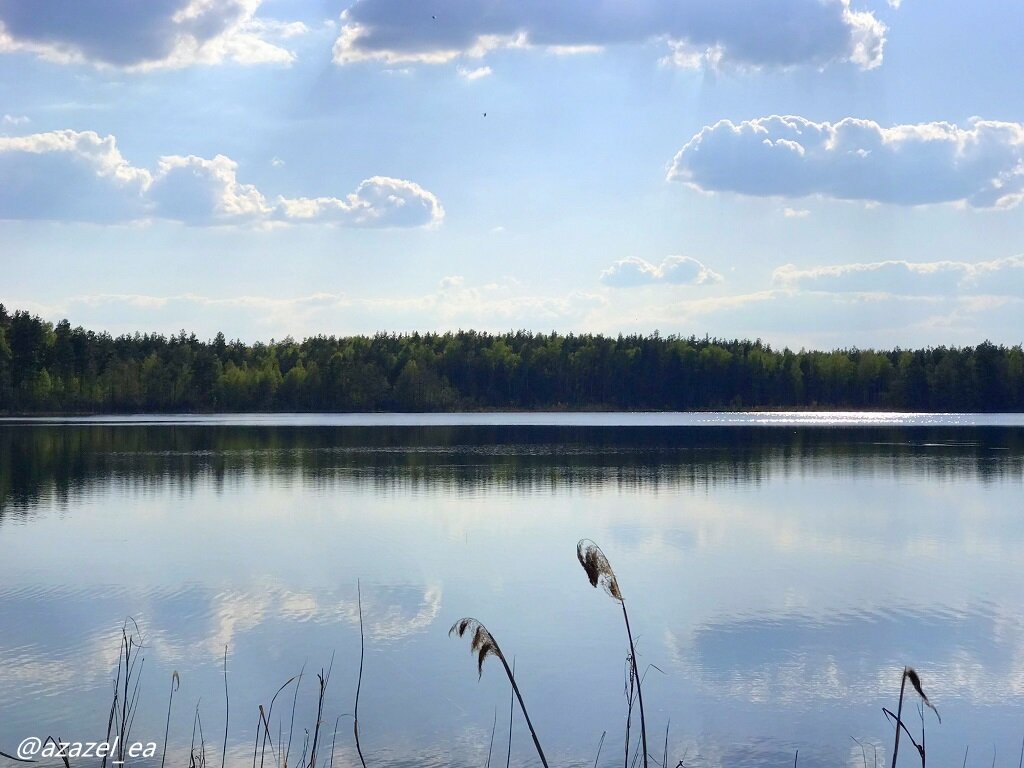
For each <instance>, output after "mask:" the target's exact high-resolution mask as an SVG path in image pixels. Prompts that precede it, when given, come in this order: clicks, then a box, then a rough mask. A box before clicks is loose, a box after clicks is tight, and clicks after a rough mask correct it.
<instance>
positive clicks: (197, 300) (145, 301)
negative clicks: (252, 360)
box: [4, 275, 607, 340]
mask: <svg viewBox="0 0 1024 768" xmlns="http://www.w3.org/2000/svg"><path fill="white" fill-rule="evenodd" d="M4 301H5V303H8V305H9V306H18V307H27V306H28V304H26V303H25V302H23V301H19V300H17V297H5V298H4ZM606 305H607V299H605V298H604V297H602V296H599V295H596V294H593V293H585V292H580V291H569V292H567V293H563V294H556V295H538V294H535V293H531V292H529V291H527V290H524V288H523V287H522V286H520V285H519V284H518V283H517V282H516V281H514V280H509V279H505V280H501V281H497V282H493V283H487V284H484V285H470V284H468V283H467V282H466V280H465V279H464V278H462V277H461V276H459V275H452V276H448V277H445V278H444V279H442V280H441V281H439V283H438V285H437V287H436V288H435V289H433V290H431V291H428V292H425V293H418V294H410V295H405V296H401V295H386V296H363V297H354V296H347V295H345V294H343V293H340V292H337V291H322V292H317V293H311V294H307V295H303V296H293V297H280V296H273V295H243V296H204V295H200V294H193V293H187V294H177V295H169V296H155V295H148V294H126V293H108V294H85V295H78V296H72V297H70V298H68V299H66V300H64V301H62V302H61V303H59V304H58V305H52V306H41V305H38V304H33V305H31V307H30V308H31V309H32V310H33V311H37V312H39V313H40V314H42V315H43V316H45V317H53V318H55V319H59V318H60V317H71V318H74V322H75V323H82V324H84V325H87V326H89V327H92V328H106V329H108V330H111V331H112V332H114V333H119V332H122V331H124V332H131V331H133V330H135V329H137V328H138V327H140V326H141V327H147V328H154V327H156V328H159V329H161V330H163V331H165V332H168V333H171V332H174V331H176V330H177V329H179V328H180V327H181V325H182V318H183V317H187V318H189V320H188V323H189V327H190V328H195V329H196V332H197V333H200V334H204V333H206V334H208V335H211V336H212V335H213V334H214V333H215V332H216V331H218V330H223V331H224V332H225V333H227V334H228V335H229V336H234V335H238V336H241V337H253V334H254V333H255V337H254V338H261V339H264V340H265V339H266V338H268V337H270V336H275V337H277V338H281V337H283V336H285V335H287V334H292V335H294V336H295V337H297V338H302V337H305V336H308V335H310V334H315V333H375V332H377V331H379V330H381V329H387V330H390V331H414V330H420V331H422V330H423V329H424V328H440V329H451V330H455V329H457V328H475V329H477V330H488V331H506V330H509V329H513V328H534V329H551V328H558V329H563V328H566V327H577V326H579V327H588V326H589V325H590V324H591V318H592V316H593V313H595V312H597V311H599V310H601V309H602V308H603V307H605V306H606Z"/></svg>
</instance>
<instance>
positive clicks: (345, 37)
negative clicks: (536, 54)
mask: <svg viewBox="0 0 1024 768" xmlns="http://www.w3.org/2000/svg"><path fill="white" fill-rule="evenodd" d="M446 9H447V10H448V12H444V11H445V10H446ZM435 10H436V12H435ZM341 21H342V28H341V31H340V34H339V36H338V39H337V41H336V42H335V44H334V61H335V62H336V63H338V64H350V63H353V62H358V61H368V60H369V61H382V62H385V63H388V64H394V63H396V62H419V63H425V64H439V63H443V62H447V61H452V60H453V59H457V58H461V57H466V58H480V57H482V56H485V55H486V54H487V53H488V52H489V51H493V50H496V49H501V48H541V49H544V50H547V51H550V52H554V53H580V52H592V51H595V50H600V49H602V48H604V47H606V46H609V45H624V44H634V45H637V44H642V43H646V42H649V41H664V43H666V44H667V45H668V46H669V48H670V50H671V53H670V54H669V56H667V57H666V58H665V59H664V61H665V62H666V63H672V64H677V65H680V66H687V67H694V66H702V65H706V64H710V65H714V66H718V65H722V64H730V65H735V66H738V67H750V68H760V67H769V68H786V67H792V66H799V65H811V66H816V67H821V66H825V65H828V64H832V63H836V62H852V63H854V64H855V65H857V66H859V67H861V68H864V69H870V68H873V67H876V66H878V65H879V64H881V62H882V49H883V46H884V44H885V32H886V28H885V26H884V25H883V24H882V23H881V22H880V21H878V19H876V18H875V17H874V16H873V15H872V14H871V13H870V12H869V11H855V10H853V9H851V7H850V2H849V0H760V1H759V2H756V3H751V2H750V0H693V1H692V2H686V3H679V2H676V0H635V1H634V2H625V1H624V0H618V1H617V2H610V3H594V2H591V1H590V0H564V1H563V2H559V3H547V2H539V1H538V0H465V1H464V2H461V3H459V4H458V5H457V7H456V6H452V5H448V6H442V7H439V8H437V9H433V8H429V7H427V6H425V5H423V4H422V3H421V2H419V0H357V2H355V3H354V4H353V5H352V6H351V7H350V8H349V9H348V10H346V11H345V12H344V13H343V14H342V17H341Z"/></svg>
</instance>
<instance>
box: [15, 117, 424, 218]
mask: <svg viewBox="0 0 1024 768" xmlns="http://www.w3.org/2000/svg"><path fill="white" fill-rule="evenodd" d="M237 171H238V164H237V163H236V162H235V161H234V160H232V159H231V158H229V157H225V156H224V155H217V156H215V157H213V158H209V159H208V158H202V157H196V156H194V155H189V156H181V155H168V156H165V157H161V158H160V159H159V161H158V163H157V167H156V169H155V170H152V171H151V170H149V169H146V168H138V167H135V166H133V165H131V164H130V163H129V162H128V161H127V160H126V159H125V158H124V156H123V155H122V154H121V152H120V150H119V149H118V148H117V141H116V139H115V138H114V137H113V136H103V137H101V136H100V135H99V134H97V133H95V132H93V131H73V130H61V131H51V132H48V133H36V134H31V135H29V136H18V137H0V218H3V219H50V220H70V221H92V222H99V223H113V222H127V221H135V220H140V219H151V218H155V219H171V220H175V221H181V222H184V223H186V224H192V225H197V226H201V225H224V224H275V223H329V224H338V225H343V226H351V227H417V226H429V225H435V224H439V223H440V222H441V221H442V220H443V219H444V208H443V207H442V206H441V203H440V201H439V200H438V199H437V197H435V196H434V195H433V194H432V193H431V192H429V191H427V190H425V189H424V188H423V187H421V186H419V185H418V184H415V183H414V182H411V181H406V180H404V179H393V178H388V177H385V176H374V177H372V178H369V179H366V180H365V181H363V182H362V183H361V184H359V186H358V187H357V188H356V190H355V191H354V192H352V193H349V194H347V195H345V196H343V197H326V196H325V197H295V198H289V197H283V196H278V197H277V198H275V199H268V198H267V197H266V195H264V193H263V192H262V191H260V190H259V189H257V188H256V187H255V186H254V185H252V184H244V183H242V182H240V181H238V178H237Z"/></svg>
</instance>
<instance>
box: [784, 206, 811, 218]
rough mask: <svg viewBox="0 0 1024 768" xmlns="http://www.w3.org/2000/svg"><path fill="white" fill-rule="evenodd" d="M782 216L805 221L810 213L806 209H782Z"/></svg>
mask: <svg viewBox="0 0 1024 768" xmlns="http://www.w3.org/2000/svg"><path fill="white" fill-rule="evenodd" d="M782 215H783V216H785V217H786V218H787V219H806V218H807V217H808V216H810V215H811V212H810V211H808V210H807V209H806V208H788V207H787V208H784V209H783V211H782Z"/></svg>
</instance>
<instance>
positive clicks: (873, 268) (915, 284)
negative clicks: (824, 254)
mask: <svg viewBox="0 0 1024 768" xmlns="http://www.w3.org/2000/svg"><path fill="white" fill-rule="evenodd" d="M772 279H773V281H774V282H775V283H776V284H777V285H780V286H783V287H786V288H800V289H804V290H811V291H828V292H833V293H844V292H860V293H885V294H895V295H907V296H951V295H960V296H966V295H986V296H1020V297H1024V256H1008V257H1006V258H1002V259H993V260H992V261H982V262H978V263H975V264H972V263H969V262H964V261H929V262H909V261H877V262H871V263H862V264H840V265H836V266H816V267H809V268H805V269H800V268H798V267H796V266H794V265H792V264H785V265H783V266H781V267H779V268H778V269H776V270H775V272H774V273H773V276H772Z"/></svg>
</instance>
